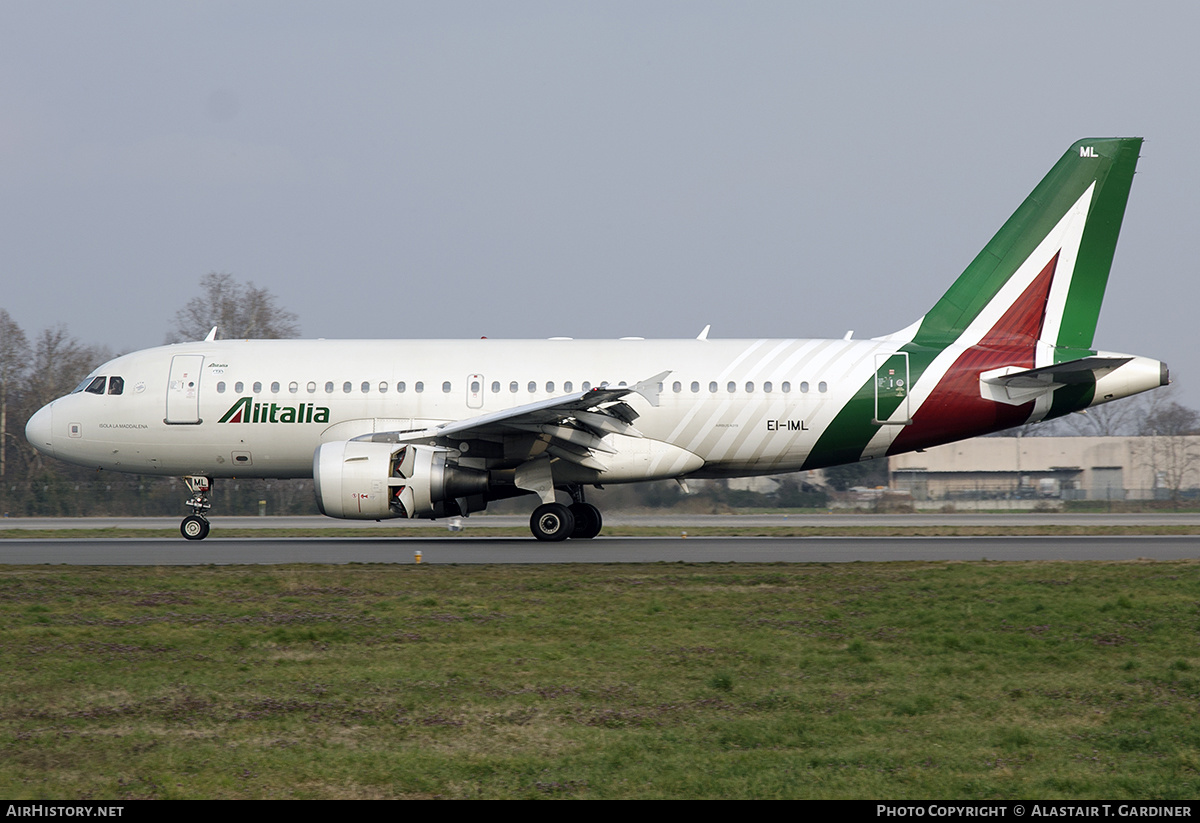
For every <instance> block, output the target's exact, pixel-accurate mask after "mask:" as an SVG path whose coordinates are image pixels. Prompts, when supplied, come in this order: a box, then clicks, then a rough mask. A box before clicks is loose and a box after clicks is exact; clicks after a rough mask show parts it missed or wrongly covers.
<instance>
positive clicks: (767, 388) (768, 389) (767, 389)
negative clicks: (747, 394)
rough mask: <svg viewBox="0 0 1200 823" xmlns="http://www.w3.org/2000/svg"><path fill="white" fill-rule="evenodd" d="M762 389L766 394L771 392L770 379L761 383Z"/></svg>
mask: <svg viewBox="0 0 1200 823" xmlns="http://www.w3.org/2000/svg"><path fill="white" fill-rule="evenodd" d="M763 391H765V392H766V393H767V394H770V393H771V381H770V380H768V381H766V382H765V383H763Z"/></svg>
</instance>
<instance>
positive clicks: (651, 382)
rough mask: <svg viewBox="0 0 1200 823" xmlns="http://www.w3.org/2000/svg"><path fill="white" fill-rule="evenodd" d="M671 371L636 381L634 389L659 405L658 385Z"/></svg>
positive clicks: (651, 403)
mask: <svg viewBox="0 0 1200 823" xmlns="http://www.w3.org/2000/svg"><path fill="white" fill-rule="evenodd" d="M707 328H708V327H707V326H706V327H705V329H706V330H707ZM670 373H671V370H670V369H668V370H667V371H664V372H659V373H658V374H656V375H654V376H653V377H651V378H649V379H648V380H643V381H642V382H641V383H634V384H633V387H632V388H633V391H635V392H637V393H638V394H640V395H641V396H642V397H644V398H646V400H648V401H649V403H650V405H651V406H655V407H657V406H658V396H659V393H660V391H661V390H660V389H659V387H658V386H659V384H660V383H661V382H662V381H664V380H666V379H667V375H669V374H670Z"/></svg>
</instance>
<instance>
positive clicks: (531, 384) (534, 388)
mask: <svg viewBox="0 0 1200 823" xmlns="http://www.w3.org/2000/svg"><path fill="white" fill-rule="evenodd" d="M529 391H530V392H535V391H537V383H534V382H533V381H532V380H530V381H529Z"/></svg>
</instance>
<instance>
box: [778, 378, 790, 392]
mask: <svg viewBox="0 0 1200 823" xmlns="http://www.w3.org/2000/svg"><path fill="white" fill-rule="evenodd" d="M779 388H780V390H781V391H783V393H784V394H787V393H788V392H790V391H791V390H792V384H791V383H789V382H788V381H786V380H784V381H783V382H782V383H780V384H779Z"/></svg>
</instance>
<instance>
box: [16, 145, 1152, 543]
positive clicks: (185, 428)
mask: <svg viewBox="0 0 1200 823" xmlns="http://www.w3.org/2000/svg"><path fill="white" fill-rule="evenodd" d="M1141 144H1142V140H1141V138H1096V139H1087V140H1081V141H1079V142H1077V143H1075V144H1074V145H1073V146H1071V148H1070V149H1068V150H1067V152H1066V154H1064V155H1063V156H1062V158H1061V159H1060V160H1059V161H1058V162H1057V163H1056V164H1055V165H1054V167H1053V168H1052V169H1051V170H1050V172H1049V173H1048V174H1047V175H1046V177H1045V178H1044V179H1043V180H1042V181H1041V182H1040V183H1039V184H1038V186H1037V187H1036V188H1035V189H1034V190H1033V192H1032V193H1031V194H1030V195H1029V197H1028V198H1027V199H1026V200H1025V202H1024V203H1022V204H1021V206H1020V207H1019V208H1018V209H1017V210H1016V212H1015V213H1014V214H1013V215H1012V217H1010V218H1009V220H1008V221H1007V222H1006V223H1005V224H1004V225H1003V227H1001V229H1000V230H999V232H997V233H996V235H995V237H993V238H992V239H991V241H990V242H989V243H988V244H987V245H986V246H985V247H984V248H983V250H982V251H981V252H980V253H979V255H978V256H977V257H976V258H975V259H974V260H973V261H972V262H971V264H970V265H969V266H967V268H966V270H965V271H964V272H963V273H962V275H960V276H959V277H958V279H957V280H956V281H955V282H954V284H953V285H952V286H951V287H950V289H949V291H947V292H946V293H945V294H944V295H943V296H942V297H941V299H939V300H938V301H937V302H936V303H935V304H934V305H933V307H932V308H931V309H930V310H929V311H928V312H927V313H926V314H925V315H924V316H923V317H921V318H920V319H918V320H917V321H916V322H914V323H913V324H911V325H910V326H908V327H906V328H904V329H902V330H900V331H897V332H894V333H892V334H888V335H885V336H882V337H875V338H870V339H858V340H856V339H852V335H851V334H847V336H846V338H845V339H840V340H812V339H795V340H793V339H781V340H771V339H751V340H716V339H708V331H709V329H708V327H705V329H704V331H703V332H701V334H700V335H699V336H698V337H697V338H695V339H689V340H644V339H640V338H631V339H620V340H571V339H551V340H491V339H480V340H459V341H454V340H446V341H441V340H438V341H416V340H217V339H215V338H216V329H214V330H213V332H212V333H210V334H209V335H208V337H207V338H206V339H205V340H203V341H200V342H189V343H178V344H174V345H169V346H163V347H159V348H153V349H148V350H145V351H139V352H135V353H132V354H127V355H124V356H121V357H118V358H116V359H114V360H111V361H109V362H108V363H105V364H104V365H102V366H100V367H99V368H98V369H96V370H95V371H94V372H92V374H90V375H89V376H88V377H87V378H86V379H85V380H84V381H83V382H82V383H81V384H80V385H79V387H78V388H77V389H75V391H73V392H72V393H70V394H68V395H66V396H64V397H60V398H58V399H57V400H54V401H53V402H51V403H49V404H48V405H46V406H45V407H43V408H42V409H40V410H39V411H38V412H36V413H35V414H34V415H33V417H32V418H30V420H29V423H28V425H27V427H26V436H27V438H28V439H29V442H30V443H31V444H32V445H33V446H34V447H35V448H36V449H38V450H39V451H41V452H43V453H44V454H46V455H49V456H52V457H55V458H58V459H60V460H64V461H67V462H69V463H75V464H78V465H82V466H90V467H95V468H97V469H104V470H111V471H120V472H133V473H138V474H151V475H169V476H180V477H182V478H183V479H184V481H185V482H186V484H187V487H188V489H189V490H190V492H191V495H192V496H191V497H190V499H188V500H187V502H186V504H185V505H186V506H187V507H188V508H189V509H190V511H191V514H189V515H188V516H186V517H185V518H184V519H183V521H182V523H181V524H180V531H181V533H182V535H183V536H184V537H185V538H187V539H190V540H201V539H204V538H205V537H206V536H207V535H208V533H209V521H208V512H209V509H210V508H211V503H210V500H209V494H210V491H211V488H212V483H213V481H214V479H216V478H234V477H238V478H245V477H262V478H295V477H311V478H312V479H313V481H314V486H315V490H316V503H317V507H318V509H319V510H320V511H321V513H322V514H325V515H328V516H330V517H338V518H348V519H363V520H383V519H386V518H443V517H457V516H466V515H469V514H471V513H472V512H478V511H482V510H483V509H485V508H486V507H487V505H488V504H489V503H490V502H492V501H496V500H502V499H505V498H510V497H515V496H518V495H534V496H536V497H537V498H538V500H539V502H538V504H537V506H536V508H535V509H534V511H533V514H532V516H531V517H530V530H531V532H532V533H533V536H534V537H536V538H537V539H539V540H548V541H558V540H564V539H567V538H573V539H589V538H593V537H595V536H596V535H597V534H599V533H600V530H601V528H602V525H603V518H602V515H601V513H600V511H599V509H597V508H596V507H595V506H594V505H592V504H590V503H588V502H586V500H585V497H584V490H585V488H586V487H588V486H594V487H600V486H602V485H605V484H610V483H632V482H640V481H646V480H661V479H676V480H678V481H680V482H681V483H683V482H685V481H686V479H691V478H723V477H739V476H750V475H763V474H779V473H783V472H792V471H803V470H808V469H817V468H823V467H827V466H834V465H838V464H844V463H852V462H856V461H861V460H870V459H875V458H882V457H885V456H886V455H890V454H898V453H901V452H907V451H913V450H918V449H924V448H928V447H931V446H936V445H939V444H942V443H948V442H952V441H955V440H962V439H966V438H969V437H975V436H978V435H982V434H987V433H989V432H994V431H998V430H1001V429H1006V428H1010V427H1013V426H1020V425H1023V424H1026V423H1032V422H1037V421H1041V420H1049V419H1052V418H1056V417H1061V416H1062V415H1065V414H1068V413H1070V412H1074V411H1080V410H1084V409H1087V408H1088V407H1090V406H1094V405H1098V404H1101V403H1107V402H1110V401H1112V400H1115V399H1118V398H1121V397H1127V396H1129V395H1132V394H1136V393H1138V392H1143V391H1148V390H1150V389H1153V388H1156V387H1158V386H1163V385H1166V384H1167V383H1168V382H1169V373H1168V370H1167V366H1166V364H1165V363H1161V362H1159V361H1157V360H1152V359H1150V358H1147V357H1140V356H1134V355H1127V354H1116V353H1110V352H1103V351H1097V350H1095V349H1093V348H1092V338H1093V336H1094V333H1095V329H1096V322H1097V319H1098V317H1099V312H1100V304H1101V300H1102V298H1103V296H1104V289H1105V285H1106V284H1107V281H1108V276H1109V270H1110V268H1111V265H1112V260H1113V254H1114V251H1115V249H1116V242H1117V235H1118V233H1119V231H1120V227H1121V221H1122V219H1123V217H1124V213H1125V206H1126V202H1127V200H1128V197H1129V190H1130V186H1131V184H1132V182H1133V175H1134V169H1135V167H1136V165H1137V161H1138V157H1139V151H1140V148H1141ZM560 493H562V494H564V495H565V499H566V500H568V501H569V502H566V503H563V502H559V497H558V495H559V494H560Z"/></svg>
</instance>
